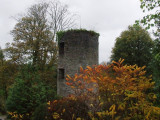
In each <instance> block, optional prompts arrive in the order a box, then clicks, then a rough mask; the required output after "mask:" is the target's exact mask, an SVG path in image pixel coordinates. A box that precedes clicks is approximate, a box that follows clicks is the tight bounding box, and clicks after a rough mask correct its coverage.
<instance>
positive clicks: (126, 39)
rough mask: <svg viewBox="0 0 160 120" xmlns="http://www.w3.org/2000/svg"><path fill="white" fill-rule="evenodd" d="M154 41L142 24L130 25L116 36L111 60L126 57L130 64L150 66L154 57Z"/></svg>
mask: <svg viewBox="0 0 160 120" xmlns="http://www.w3.org/2000/svg"><path fill="white" fill-rule="evenodd" d="M152 47H153V41H152V39H151V37H150V35H149V33H148V32H147V31H146V30H144V29H143V28H142V27H140V26H137V25H135V26H129V27H128V30H125V31H123V32H122V33H121V35H120V36H119V37H117V38H116V43H115V46H114V48H113V49H112V55H111V60H115V61H117V60H119V59H120V58H122V59H125V63H126V64H128V65H134V64H137V65H138V66H141V67H142V66H144V65H146V66H148V63H150V61H151V59H152V54H151V49H152Z"/></svg>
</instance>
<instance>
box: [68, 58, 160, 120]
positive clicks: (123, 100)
mask: <svg viewBox="0 0 160 120" xmlns="http://www.w3.org/2000/svg"><path fill="white" fill-rule="evenodd" d="M122 63H123V60H119V62H114V61H113V62H112V64H110V65H98V66H95V67H93V68H91V67H87V69H85V70H83V69H82V68H81V73H80V74H79V75H77V74H76V75H75V76H74V77H70V76H68V77H67V79H66V80H67V81H68V82H67V85H69V86H71V88H72V89H73V91H75V93H76V94H75V95H77V94H78V93H80V94H79V95H80V96H81V97H83V98H85V103H87V104H88V105H89V106H90V109H91V113H89V114H90V117H91V118H92V119H95V118H98V119H101V120H103V119H104V120H107V119H109V120H110V119H117V120H118V119H119V120H121V119H132V120H137V119H160V108H159V107H155V106H153V103H154V101H155V100H156V95H155V94H154V93H150V92H148V89H151V88H153V86H154V82H152V79H151V76H150V77H146V76H145V73H146V71H144V68H145V67H138V66H136V65H132V66H131V65H123V64H122ZM93 88H97V89H93Z"/></svg>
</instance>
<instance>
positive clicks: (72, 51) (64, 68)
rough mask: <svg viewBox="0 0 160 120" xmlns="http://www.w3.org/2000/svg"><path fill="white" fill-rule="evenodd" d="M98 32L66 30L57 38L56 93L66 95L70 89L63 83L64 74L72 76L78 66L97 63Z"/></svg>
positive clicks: (76, 71) (84, 66)
mask: <svg viewBox="0 0 160 120" xmlns="http://www.w3.org/2000/svg"><path fill="white" fill-rule="evenodd" d="M98 37H99V35H98V34H93V33H92V32H90V31H80V30H79V31H74V30H71V31H67V32H65V33H64V34H63V36H62V37H61V39H60V40H59V57H58V77H57V94H58V95H61V96H67V95H68V94H69V93H71V89H70V88H69V87H68V86H67V85H66V84H65V83H66V80H65V77H66V75H67V74H68V75H70V76H73V75H74V74H75V73H78V72H79V68H80V66H82V67H83V68H86V66H92V65H96V64H98V44H99V43H98Z"/></svg>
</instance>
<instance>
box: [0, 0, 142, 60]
mask: <svg viewBox="0 0 160 120" xmlns="http://www.w3.org/2000/svg"><path fill="white" fill-rule="evenodd" d="M37 1H38V0H0V31H1V32H0V46H1V47H2V48H4V46H5V43H7V42H11V41H12V36H11V35H10V34H9V32H10V30H12V29H13V27H14V25H15V23H16V21H14V20H13V19H12V18H11V16H15V15H17V14H18V13H23V12H25V10H26V9H27V8H28V7H29V6H30V5H32V4H34V3H36V2H37ZM60 1H61V2H63V3H65V4H67V5H68V6H69V10H70V11H71V12H72V13H76V14H78V15H79V19H80V21H79V27H80V26H81V28H86V29H88V30H94V31H96V32H98V33H100V37H99V62H100V63H101V62H102V61H109V57H110V55H111V50H112V48H113V47H114V43H115V39H116V37H118V36H119V35H120V33H121V32H122V31H124V30H126V29H127V27H128V26H129V25H132V24H134V22H135V20H137V19H140V18H142V17H143V13H142V10H141V9H140V2H139V0H60Z"/></svg>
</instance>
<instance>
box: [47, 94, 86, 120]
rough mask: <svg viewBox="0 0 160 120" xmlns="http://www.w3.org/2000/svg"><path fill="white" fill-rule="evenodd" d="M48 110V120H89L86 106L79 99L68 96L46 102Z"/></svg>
mask: <svg viewBox="0 0 160 120" xmlns="http://www.w3.org/2000/svg"><path fill="white" fill-rule="evenodd" d="M48 110H49V113H50V115H49V116H48V118H47V119H48V120H76V119H77V118H79V117H80V118H84V119H85V120H86V119H87V120H88V119H89V116H88V111H89V109H88V106H87V105H86V104H85V103H84V101H83V98H79V97H74V96H70V97H66V98H62V99H60V100H55V101H53V102H48Z"/></svg>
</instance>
